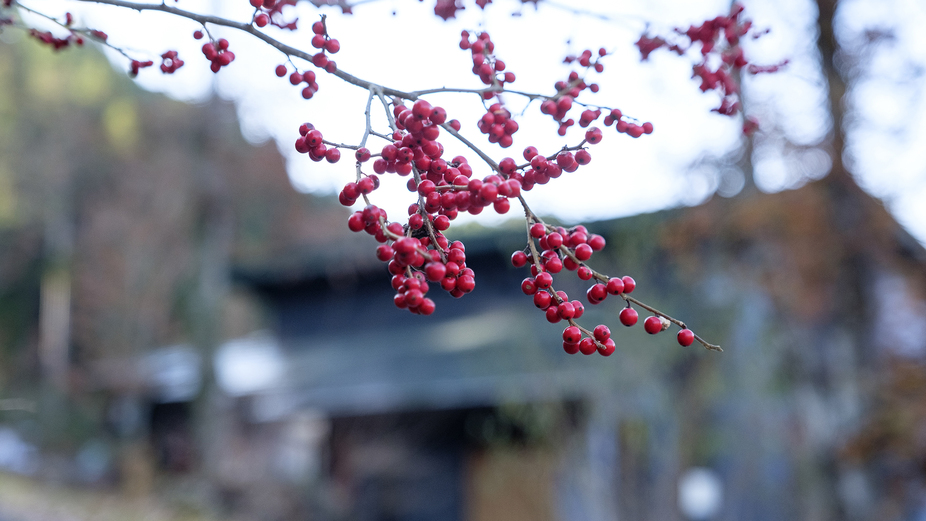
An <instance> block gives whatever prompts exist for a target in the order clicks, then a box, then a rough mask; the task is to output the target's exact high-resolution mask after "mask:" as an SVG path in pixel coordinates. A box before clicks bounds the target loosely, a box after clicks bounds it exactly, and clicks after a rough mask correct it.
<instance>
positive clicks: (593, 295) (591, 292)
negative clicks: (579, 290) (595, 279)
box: [586, 284, 608, 304]
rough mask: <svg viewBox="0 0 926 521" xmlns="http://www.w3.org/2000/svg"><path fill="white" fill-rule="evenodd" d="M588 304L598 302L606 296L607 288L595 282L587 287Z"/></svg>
mask: <svg viewBox="0 0 926 521" xmlns="http://www.w3.org/2000/svg"><path fill="white" fill-rule="evenodd" d="M586 296H587V297H588V302H589V304H599V303H601V302H602V301H604V299H605V298H607V296H608V290H607V288H606V287H605V285H604V284H595V285H594V286H592V287H590V288H588V291H587V292H586Z"/></svg>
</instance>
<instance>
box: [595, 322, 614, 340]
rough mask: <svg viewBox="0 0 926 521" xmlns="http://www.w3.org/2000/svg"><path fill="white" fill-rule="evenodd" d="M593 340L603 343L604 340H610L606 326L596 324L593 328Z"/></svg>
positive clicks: (609, 331)
mask: <svg viewBox="0 0 926 521" xmlns="http://www.w3.org/2000/svg"><path fill="white" fill-rule="evenodd" d="M594 334H595V340H597V341H599V342H604V341H605V340H607V339H609V338H611V330H610V329H608V326H606V325H604V324H598V325H597V326H595V331H594Z"/></svg>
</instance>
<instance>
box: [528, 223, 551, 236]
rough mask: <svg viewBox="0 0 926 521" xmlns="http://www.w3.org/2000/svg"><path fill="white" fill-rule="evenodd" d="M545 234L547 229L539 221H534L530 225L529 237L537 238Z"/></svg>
mask: <svg viewBox="0 0 926 521" xmlns="http://www.w3.org/2000/svg"><path fill="white" fill-rule="evenodd" d="M546 234H547V230H546V228H545V227H544V225H543V224H541V223H534V224H533V225H532V226H531V237H534V238H536V239H539V238H541V237H543V236H544V235H546Z"/></svg>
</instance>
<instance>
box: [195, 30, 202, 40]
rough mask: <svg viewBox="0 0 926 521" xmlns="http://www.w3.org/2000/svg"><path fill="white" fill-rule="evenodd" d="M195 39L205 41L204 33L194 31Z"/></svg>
mask: <svg viewBox="0 0 926 521" xmlns="http://www.w3.org/2000/svg"><path fill="white" fill-rule="evenodd" d="M193 38H195V39H197V40H202V39H203V32H202V31H199V30H196V31H193Z"/></svg>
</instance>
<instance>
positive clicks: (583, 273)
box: [576, 266, 592, 280]
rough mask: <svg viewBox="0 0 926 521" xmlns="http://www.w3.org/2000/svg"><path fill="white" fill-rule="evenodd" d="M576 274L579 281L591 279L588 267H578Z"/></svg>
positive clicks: (590, 271)
mask: <svg viewBox="0 0 926 521" xmlns="http://www.w3.org/2000/svg"><path fill="white" fill-rule="evenodd" d="M576 274H577V275H578V276H579V278H580V279H581V280H590V279H591V278H592V270H591V269H589V267H588V266H579V269H578V271H576Z"/></svg>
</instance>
